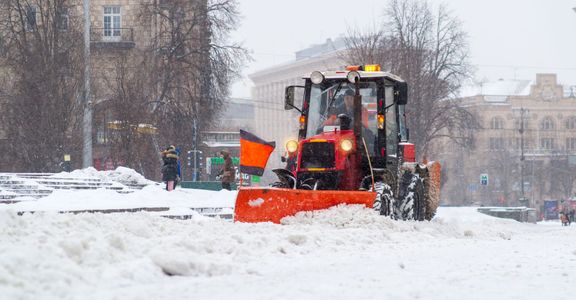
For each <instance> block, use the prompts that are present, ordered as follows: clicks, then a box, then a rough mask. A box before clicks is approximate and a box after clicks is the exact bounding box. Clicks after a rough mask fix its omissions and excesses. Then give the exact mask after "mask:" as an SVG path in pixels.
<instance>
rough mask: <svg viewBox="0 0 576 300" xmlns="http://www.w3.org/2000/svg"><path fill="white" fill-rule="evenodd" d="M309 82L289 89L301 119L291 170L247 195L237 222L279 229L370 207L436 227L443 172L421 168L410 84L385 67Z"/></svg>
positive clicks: (241, 195) (289, 104)
mask: <svg viewBox="0 0 576 300" xmlns="http://www.w3.org/2000/svg"><path fill="white" fill-rule="evenodd" d="M303 79H304V80H305V83H304V85H303V86H289V87H287V88H286V95H285V108H286V109H296V110H298V111H299V112H300V118H299V126H300V127H299V131H298V140H297V141H296V140H291V141H288V142H287V143H286V151H287V153H288V155H287V157H285V161H286V168H285V169H275V170H273V172H274V173H275V174H276V175H277V176H278V181H277V182H276V183H274V184H273V185H272V187H270V188H241V189H240V190H239V192H238V197H237V199H236V207H235V217H234V219H235V220H236V221H239V222H267V221H270V222H274V223H279V222H280V220H281V219H282V218H283V217H286V216H291V215H294V214H296V213H297V212H301V211H312V210H319V209H326V208H329V207H331V206H334V205H338V204H363V205H365V206H367V207H371V208H374V209H375V210H377V211H378V212H379V213H380V214H381V215H384V216H390V217H392V218H394V219H400V220H430V219H432V217H433V216H434V214H435V212H436V208H437V207H438V203H439V190H440V164H439V163H437V162H431V163H428V162H424V163H419V162H416V161H415V148H414V144H411V143H409V142H408V128H406V126H405V124H406V119H405V115H404V108H405V105H407V103H408V87H407V84H406V82H405V81H404V80H402V79H401V78H400V77H398V76H396V75H393V74H390V73H387V72H382V71H380V66H379V65H366V66H353V67H348V68H347V69H346V70H345V71H327V72H319V71H315V72H312V73H311V74H310V75H309V76H305V77H304V78H303ZM297 89H303V97H302V98H303V99H302V98H301V97H296V95H297V94H298V93H297ZM295 101H299V102H300V101H301V102H302V103H301V104H300V103H295Z"/></svg>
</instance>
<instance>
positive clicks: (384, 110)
mask: <svg viewBox="0 0 576 300" xmlns="http://www.w3.org/2000/svg"><path fill="white" fill-rule="evenodd" d="M304 79H305V84H304V86H290V87H287V88H286V97H285V107H286V109H297V110H298V111H299V112H300V113H301V115H300V118H299V125H300V128H299V134H298V136H299V138H298V141H288V142H287V144H286V150H287V152H288V159H287V160H288V165H289V166H292V170H291V171H292V172H293V175H294V180H295V184H296V188H306V189H328V190H336V189H337V190H357V189H358V188H359V186H360V184H361V181H362V179H363V178H365V177H366V176H367V175H370V169H371V168H372V169H386V168H388V169H389V168H397V167H398V157H399V153H398V150H399V149H398V145H399V143H400V142H401V141H406V140H407V138H408V137H407V130H406V129H405V119H404V105H405V104H406V102H407V100H406V99H407V95H406V94H407V88H406V83H405V82H404V81H403V80H402V79H401V78H399V77H398V76H395V75H393V74H390V73H387V72H382V71H380V66H379V65H368V66H355V67H348V68H347V70H346V71H327V72H317V71H316V72H313V73H311V74H310V75H309V76H305V77H304ZM296 89H303V93H296ZM297 94H303V97H302V99H296V96H295V95H297ZM297 100H301V101H297ZM296 102H301V104H300V105H298V104H295V103H296ZM298 106H299V107H298Z"/></svg>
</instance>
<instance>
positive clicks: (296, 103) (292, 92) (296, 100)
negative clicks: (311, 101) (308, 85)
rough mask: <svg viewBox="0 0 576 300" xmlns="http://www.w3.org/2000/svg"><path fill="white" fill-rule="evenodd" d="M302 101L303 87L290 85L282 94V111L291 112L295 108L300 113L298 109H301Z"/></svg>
mask: <svg viewBox="0 0 576 300" xmlns="http://www.w3.org/2000/svg"><path fill="white" fill-rule="evenodd" d="M303 99H304V87H303V86H299V85H291V86H288V87H286V90H285V93H284V109H285V110H291V109H293V108H295V109H296V110H297V111H299V112H300V113H302V111H301V110H300V108H299V107H302V100H303Z"/></svg>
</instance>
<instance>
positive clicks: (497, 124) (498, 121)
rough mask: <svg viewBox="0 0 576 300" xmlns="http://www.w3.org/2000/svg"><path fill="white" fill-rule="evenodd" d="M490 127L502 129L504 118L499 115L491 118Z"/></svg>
mask: <svg viewBox="0 0 576 300" xmlns="http://www.w3.org/2000/svg"><path fill="white" fill-rule="evenodd" d="M490 129H496V130H499V129H504V119H502V118H500V117H494V118H492V121H491V122H490Z"/></svg>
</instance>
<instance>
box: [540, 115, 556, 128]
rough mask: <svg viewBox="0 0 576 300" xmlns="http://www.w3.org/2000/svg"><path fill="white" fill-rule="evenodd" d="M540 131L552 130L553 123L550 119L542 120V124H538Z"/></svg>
mask: <svg viewBox="0 0 576 300" xmlns="http://www.w3.org/2000/svg"><path fill="white" fill-rule="evenodd" d="M540 130H554V121H552V118H550V117H546V118H544V120H542V123H540Z"/></svg>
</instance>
